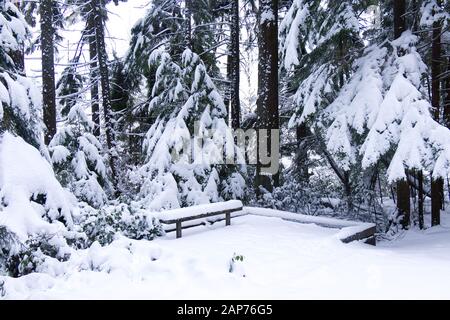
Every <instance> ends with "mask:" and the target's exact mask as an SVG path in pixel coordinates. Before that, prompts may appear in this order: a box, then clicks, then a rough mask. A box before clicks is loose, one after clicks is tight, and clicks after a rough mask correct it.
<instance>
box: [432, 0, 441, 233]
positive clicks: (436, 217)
mask: <svg viewBox="0 0 450 320" xmlns="http://www.w3.org/2000/svg"><path fill="white" fill-rule="evenodd" d="M436 4H437V5H438V6H440V5H441V0H437V1H436ZM441 32H442V24H441V21H436V22H434V23H433V39H432V48H431V105H432V106H433V116H434V120H436V121H437V122H440V118H441V117H440V109H441V108H440V100H441V87H440V85H441V80H440V79H439V77H440V74H441V63H442V45H441ZM443 188H444V182H443V180H442V178H438V179H431V225H432V226H435V225H438V224H439V223H440V215H441V208H442V204H443V203H442V198H443Z"/></svg>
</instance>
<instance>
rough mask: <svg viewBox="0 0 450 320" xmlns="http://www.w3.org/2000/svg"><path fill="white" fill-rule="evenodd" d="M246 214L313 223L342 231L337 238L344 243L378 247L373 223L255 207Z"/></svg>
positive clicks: (246, 210) (246, 208)
mask: <svg viewBox="0 0 450 320" xmlns="http://www.w3.org/2000/svg"><path fill="white" fill-rule="evenodd" d="M244 213H245V214H252V215H257V216H265V217H273V218H280V219H283V220H286V221H292V222H298V223H306V224H307V223H312V224H316V225H318V226H322V227H325V228H334V229H340V231H339V232H338V233H337V235H336V236H337V238H338V239H339V240H341V241H342V242H343V243H350V242H353V241H363V242H365V243H367V244H371V245H376V239H375V232H376V226H375V224H373V223H366V222H358V221H349V220H341V219H336V218H328V217H318V216H308V215H304V214H300V213H293V212H286V211H279V210H273V209H265V208H254V207H244Z"/></svg>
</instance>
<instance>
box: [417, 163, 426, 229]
mask: <svg viewBox="0 0 450 320" xmlns="http://www.w3.org/2000/svg"><path fill="white" fill-rule="evenodd" d="M417 183H418V187H419V190H418V191H419V192H418V195H417V196H418V209H419V228H420V229H423V228H424V227H425V225H424V221H423V201H424V194H423V172H422V170H419V171H418V172H417Z"/></svg>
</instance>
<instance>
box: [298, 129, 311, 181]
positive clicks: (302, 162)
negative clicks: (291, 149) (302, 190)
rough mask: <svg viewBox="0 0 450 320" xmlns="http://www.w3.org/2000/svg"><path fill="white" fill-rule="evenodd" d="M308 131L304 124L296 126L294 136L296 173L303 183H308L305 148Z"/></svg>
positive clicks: (306, 151) (306, 152) (306, 150)
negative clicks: (295, 141)
mask: <svg viewBox="0 0 450 320" xmlns="http://www.w3.org/2000/svg"><path fill="white" fill-rule="evenodd" d="M308 133H309V130H308V128H307V126H306V124H305V123H302V124H301V125H299V126H297V130H296V136H297V144H298V148H297V156H296V163H297V173H298V177H299V179H300V181H302V182H304V183H308V182H309V171H308V148H307V146H306V139H307V137H308V135H309V134H308Z"/></svg>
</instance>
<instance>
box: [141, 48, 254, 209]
mask: <svg viewBox="0 0 450 320" xmlns="http://www.w3.org/2000/svg"><path fill="white" fill-rule="evenodd" d="M150 63H152V64H154V65H155V66H157V71H156V81H155V85H154V88H153V91H152V96H153V99H152V101H151V102H150V107H149V113H150V114H151V115H153V116H154V117H156V121H155V122H154V124H153V125H152V127H151V128H150V130H149V131H148V133H147V135H146V138H145V142H144V152H145V154H146V160H145V165H143V166H142V168H141V169H140V170H139V175H140V177H141V178H142V179H143V181H142V188H141V192H140V197H145V200H144V201H145V206H146V207H148V208H150V209H156V210H160V209H168V208H178V207H185V206H189V205H195V204H202V203H209V202H217V201H220V200H229V199H237V198H242V197H243V196H244V184H245V182H244V178H243V176H242V168H241V167H239V166H234V165H227V164H226V163H225V161H226V159H224V154H225V151H226V152H227V154H228V155H230V156H231V157H233V159H235V158H237V157H240V158H239V160H240V161H241V162H240V163H242V156H241V154H240V153H239V150H238V149H237V147H236V146H235V144H234V138H233V136H232V134H231V132H230V131H229V129H228V126H227V110H226V109H225V106H224V103H223V100H222V98H221V96H220V94H219V92H218V91H217V88H216V87H215V85H214V83H213V82H212V80H211V78H210V77H209V75H208V74H207V72H206V67H205V65H204V64H203V62H202V61H201V59H200V58H199V56H198V55H196V54H195V53H193V52H192V51H191V50H189V49H186V50H185V51H184V52H183V55H182V65H181V66H179V65H178V64H177V63H175V62H174V61H173V60H172V58H171V56H170V55H169V53H167V52H165V51H162V50H158V51H155V52H153V54H152V55H151V57H150ZM196 124H197V129H198V133H199V136H198V137H196V138H193V137H192V136H193V133H194V130H195V128H194V127H195V126H196ZM208 130H212V131H209V132H208ZM211 133H212V134H211ZM196 139H197V140H199V141H196ZM191 143H194V146H193V145H192V144H191ZM199 147H202V148H203V149H202V150H201V152H200V149H198V148H199ZM221 161H223V162H221Z"/></svg>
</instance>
